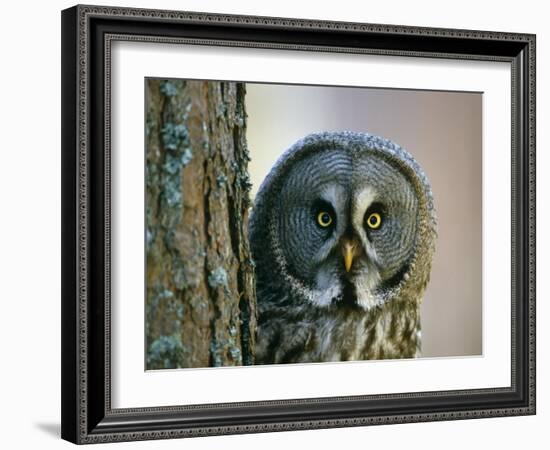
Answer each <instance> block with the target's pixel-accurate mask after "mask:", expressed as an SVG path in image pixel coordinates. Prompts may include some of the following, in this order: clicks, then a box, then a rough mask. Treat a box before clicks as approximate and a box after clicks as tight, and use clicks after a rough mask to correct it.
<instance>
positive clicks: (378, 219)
mask: <svg viewBox="0 0 550 450" xmlns="http://www.w3.org/2000/svg"><path fill="white" fill-rule="evenodd" d="M380 225H382V216H381V215H380V214H379V213H377V212H373V213H371V214H370V215H369V217H368V218H367V226H368V227H369V228H370V229H372V230H376V229H377V228H380Z"/></svg>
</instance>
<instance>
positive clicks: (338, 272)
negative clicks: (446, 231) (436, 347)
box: [250, 131, 436, 364]
mask: <svg viewBox="0 0 550 450" xmlns="http://www.w3.org/2000/svg"><path fill="white" fill-rule="evenodd" d="M435 240H436V217H435V210H434V206H433V198H432V193H431V189H430V185H429V183H428V180H427V178H426V176H425V175H424V172H423V171H422V169H421V168H420V166H419V165H418V163H417V162H416V161H415V160H414V159H413V158H412V156H411V155H410V154H409V153H407V152H406V151H405V150H403V149H402V148H401V147H399V146H398V145H396V144H394V143H393V142H391V141H389V140H386V139H383V138H380V137H377V136H374V135H370V134H366V133H353V132H347V131H344V132H332V133H329V132H326V133H317V134H311V135H309V136H306V137H305V138H303V139H302V140H300V141H298V142H297V143H295V144H294V145H293V146H292V147H291V148H290V149H288V150H287V151H286V152H285V153H284V154H283V155H282V156H281V158H280V159H279V161H278V162H277V163H276V164H275V166H274V167H273V168H272V170H271V172H270V173H269V174H268V176H267V177H266V179H265V180H264V182H263V183H262V186H261V187H260V190H259V192H258V194H257V197H256V200H255V204H254V208H253V210H252V215H251V219H250V244H251V250H252V255H253V258H254V261H255V264H256V290H257V299H258V311H259V318H258V331H257V346H256V362H257V363H258V364H267V363H289V362H321V361H344V360H363V359H382V358H404V357H415V356H417V355H418V354H419V351H420V317H419V308H420V303H421V301H422V295H423V292H424V290H425V287H426V284H427V283H428V280H429V274H430V268H431V260H432V255H433V252H434V248H435Z"/></svg>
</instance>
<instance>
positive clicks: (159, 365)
mask: <svg viewBox="0 0 550 450" xmlns="http://www.w3.org/2000/svg"><path fill="white" fill-rule="evenodd" d="M183 354H184V346H183V344H182V342H181V336H179V335H178V334H175V333H174V334H172V335H170V336H164V335H162V336H159V338H158V339H155V340H154V341H153V342H152V343H151V345H150V346H149V351H148V354H147V369H149V370H151V369H175V368H177V367H181V362H182V360H183Z"/></svg>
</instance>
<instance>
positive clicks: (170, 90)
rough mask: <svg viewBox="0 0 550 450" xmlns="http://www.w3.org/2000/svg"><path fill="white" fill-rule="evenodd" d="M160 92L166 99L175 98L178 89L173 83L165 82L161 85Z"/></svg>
mask: <svg viewBox="0 0 550 450" xmlns="http://www.w3.org/2000/svg"><path fill="white" fill-rule="evenodd" d="M160 92H162V93H163V94H164V95H166V97H173V96H175V95H176V94H177V93H178V88H177V87H176V85H175V84H174V83H172V82H171V81H169V80H165V81H162V82H161V83H160Z"/></svg>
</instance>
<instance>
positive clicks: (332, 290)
mask: <svg viewBox="0 0 550 450" xmlns="http://www.w3.org/2000/svg"><path fill="white" fill-rule="evenodd" d="M341 292H342V288H341V286H340V284H339V283H338V284H336V283H335V284H333V285H332V286H330V287H329V288H327V289H323V290H317V289H316V290H314V291H311V292H310V295H309V300H310V301H311V302H312V303H314V304H315V305H317V306H329V305H330V304H331V303H332V299H334V298H336V297H338V296H339V295H340V293H341Z"/></svg>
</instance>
